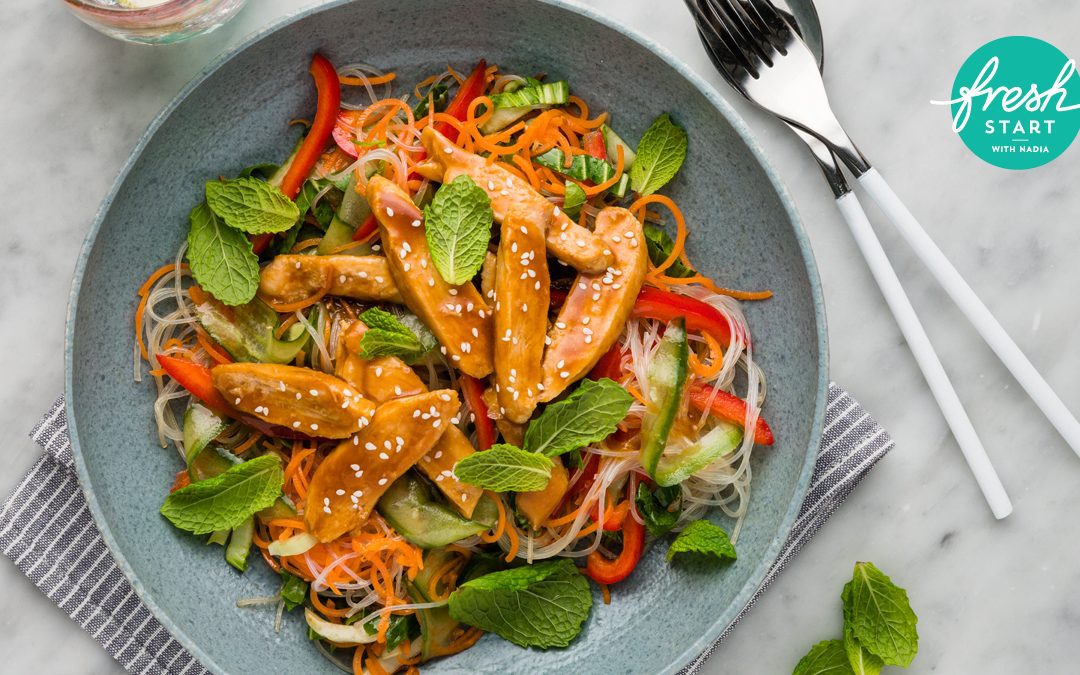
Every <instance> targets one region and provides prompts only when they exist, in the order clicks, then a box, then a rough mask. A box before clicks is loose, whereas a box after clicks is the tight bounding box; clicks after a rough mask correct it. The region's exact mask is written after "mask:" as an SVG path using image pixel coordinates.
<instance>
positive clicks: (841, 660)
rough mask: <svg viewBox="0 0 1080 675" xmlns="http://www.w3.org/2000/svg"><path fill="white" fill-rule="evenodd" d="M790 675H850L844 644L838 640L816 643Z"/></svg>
mask: <svg viewBox="0 0 1080 675" xmlns="http://www.w3.org/2000/svg"><path fill="white" fill-rule="evenodd" d="M792 675H851V666H850V665H848V660H847V653H845V652H844V643H843V642H841V641H840V640H826V641H824V642H819V643H817V644H816V645H814V646H813V647H811V648H810V651H809V652H807V654H806V656H804V657H802V659H801V660H800V661H799V663H798V664H796V665H795V670H794V672H792Z"/></svg>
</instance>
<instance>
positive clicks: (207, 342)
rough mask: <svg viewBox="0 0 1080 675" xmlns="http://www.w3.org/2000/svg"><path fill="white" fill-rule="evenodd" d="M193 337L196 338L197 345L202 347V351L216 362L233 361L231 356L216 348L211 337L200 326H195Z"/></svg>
mask: <svg viewBox="0 0 1080 675" xmlns="http://www.w3.org/2000/svg"><path fill="white" fill-rule="evenodd" d="M195 339H196V340H198V342H199V346H200V347H202V348H203V351H205V352H206V353H207V354H209V355H210V358H212V359H214V361H216V362H217V363H232V362H233V360H232V357H230V356H229V355H228V354H226V353H225V352H223V351H221V350H220V349H218V347H217V345H216V344H214V341H213V339H212V338H211V337H210V336H209V335H207V333H206V331H205V330H203V328H202V326H195Z"/></svg>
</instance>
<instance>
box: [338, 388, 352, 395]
mask: <svg viewBox="0 0 1080 675" xmlns="http://www.w3.org/2000/svg"><path fill="white" fill-rule="evenodd" d="M341 393H342V394H345V395H346V396H352V395H353V393H352V390H351V389H349V388H345V389H342V390H341Z"/></svg>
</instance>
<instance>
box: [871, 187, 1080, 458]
mask: <svg viewBox="0 0 1080 675" xmlns="http://www.w3.org/2000/svg"><path fill="white" fill-rule="evenodd" d="M859 182H860V183H862V186H863V187H864V188H866V191H867V192H868V193H870V196H871V197H872V198H873V199H874V201H875V202H877V204H878V206H880V207H881V210H882V211H884V212H885V215H886V216H888V217H889V220H891V221H892V222H893V224H894V225H896V229H898V230H900V234H901V235H902V236H903V237H904V239H905V240H907V243H908V244H909V245H910V246H911V248H913V249H915V253H916V255H918V256H919V258H920V259H921V260H922V261H923V263H924V264H925V265H926V266H927V267H929V268H930V273H931V274H933V275H934V278H935V279H937V281H938V283H939V284H941V286H942V287H943V288H944V289H945V292H946V293H948V294H949V297H951V298H952V299H953V302H955V303H956V304H957V306H958V307H959V308H960V311H962V312H963V313H964V316H966V317H967V318H968V321H970V322H971V324H972V325H973V326H975V330H977V331H979V335H981V336H982V338H983V339H984V340H986V344H988V345H990V348H991V349H993V350H994V353H995V354H997V356H998V358H999V359H1001V362H1002V363H1004V364H1005V367H1006V368H1008V369H1009V372H1011V373H1012V374H1013V377H1015V378H1016V381H1017V382H1019V383H1020V386H1021V387H1023V388H1024V390H1025V391H1026V392H1027V393H1028V396H1030V397H1031V400H1033V401H1034V402H1035V405H1037V406H1039V409H1040V410H1042V412H1043V414H1044V415H1046V418H1047V419H1048V420H1050V424H1052V425H1054V428H1055V429H1057V430H1058V433H1059V434H1061V436H1062V437H1063V438H1064V439H1065V442H1066V443H1068V444H1069V446H1070V447H1071V448H1072V449H1073V451H1074V452H1076V454H1078V455H1080V422H1077V421H1076V417H1075V416H1074V415H1073V414H1072V413H1071V412H1069V409H1068V408H1066V407H1065V404H1064V403H1062V401H1061V399H1060V398H1059V397H1058V395H1057V394H1056V393H1054V390H1053V389H1051V388H1050V385H1049V384H1047V382H1046V380H1044V379H1043V376H1042V375H1040V374H1039V371H1037V370H1035V366H1033V365H1031V361H1029V360H1028V358H1027V357H1026V356H1024V352H1022V351H1020V348H1019V347H1017V346H1016V343H1015V342H1013V340H1012V338H1010V337H1009V334H1008V333H1006V332H1005V329H1004V328H1002V327H1001V324H1000V323H998V322H997V319H995V318H994V315H993V314H991V313H990V310H989V309H987V308H986V305H984V304H983V303H982V300H980V299H979V296H977V295H975V291H973V290H971V286H968V284H967V282H966V281H964V278H963V277H962V276H960V273H959V272H957V271H956V268H955V267H953V266H952V263H950V262H949V259H948V258H946V257H945V254H944V253H942V252H941V249H939V248H938V247H937V245H936V244H935V243H934V240H933V239H931V238H930V235H928V234H927V233H926V231H925V230H923V228H922V226H921V225H919V221H917V220H915V216H913V215H911V211H909V210H908V209H907V207H906V206H904V203H903V202H902V201H900V198H899V197H897V196H896V193H895V192H893V190H892V188H891V187H889V184H888V183H886V182H885V179H884V178H882V177H881V174H879V173H878V172H877V169H870V170H869V171H867V172H866V173H864V174H863V175H862V176H859Z"/></svg>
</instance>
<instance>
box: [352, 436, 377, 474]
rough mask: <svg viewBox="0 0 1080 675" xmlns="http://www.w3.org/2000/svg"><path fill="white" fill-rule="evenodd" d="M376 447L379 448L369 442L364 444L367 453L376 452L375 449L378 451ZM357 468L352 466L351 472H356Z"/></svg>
mask: <svg viewBox="0 0 1080 675" xmlns="http://www.w3.org/2000/svg"><path fill="white" fill-rule="evenodd" d="M378 447H379V446H377V445H375V444H374V443H372V442H371V441H368V442H367V443H364V449H365V450H368V451H371V450H376V449H378ZM358 468H360V467H358V466H356V465H355V464H354V465H353V471H355V470H357V469H358Z"/></svg>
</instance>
